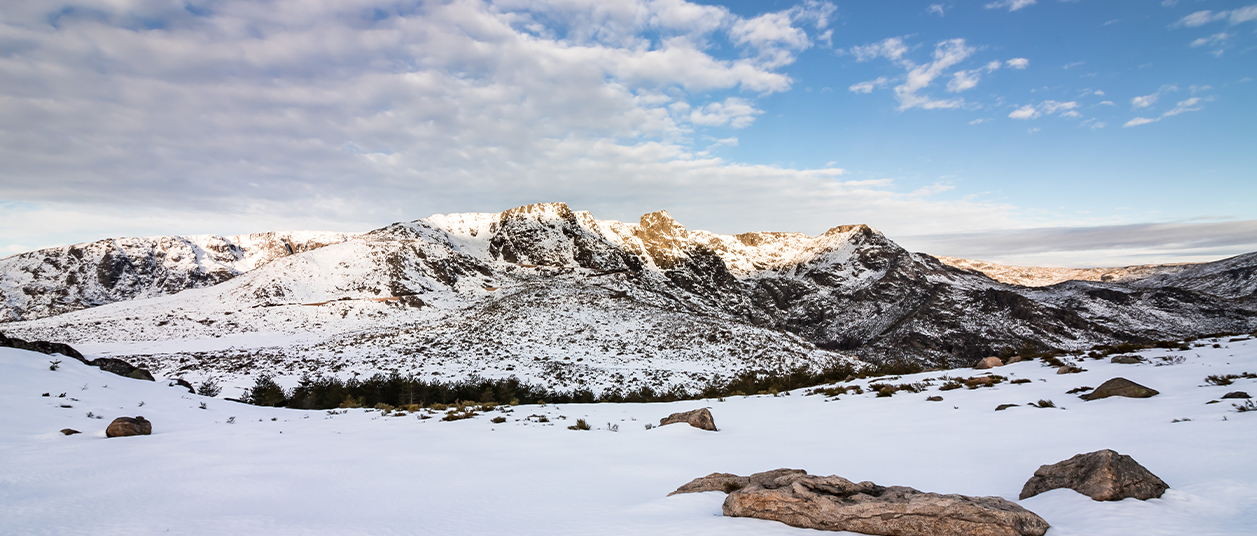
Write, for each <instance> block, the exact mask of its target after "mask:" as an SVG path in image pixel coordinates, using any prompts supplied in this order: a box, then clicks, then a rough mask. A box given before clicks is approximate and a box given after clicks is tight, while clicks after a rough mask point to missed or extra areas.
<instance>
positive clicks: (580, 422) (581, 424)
mask: <svg viewBox="0 0 1257 536" xmlns="http://www.w3.org/2000/svg"><path fill="white" fill-rule="evenodd" d="M567 429H568V430H588V429H589V423H587V422H585V419H576V424H573V425H571V426H568V427H567Z"/></svg>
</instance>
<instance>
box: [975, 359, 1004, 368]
mask: <svg viewBox="0 0 1257 536" xmlns="http://www.w3.org/2000/svg"><path fill="white" fill-rule="evenodd" d="M1002 366H1004V362H1003V361H1000V359H999V358H998V357H995V356H991V357H987V358H983V359H982V360H981V361H978V362H977V363H974V365H973V368H975V369H989V368H995V367H1002Z"/></svg>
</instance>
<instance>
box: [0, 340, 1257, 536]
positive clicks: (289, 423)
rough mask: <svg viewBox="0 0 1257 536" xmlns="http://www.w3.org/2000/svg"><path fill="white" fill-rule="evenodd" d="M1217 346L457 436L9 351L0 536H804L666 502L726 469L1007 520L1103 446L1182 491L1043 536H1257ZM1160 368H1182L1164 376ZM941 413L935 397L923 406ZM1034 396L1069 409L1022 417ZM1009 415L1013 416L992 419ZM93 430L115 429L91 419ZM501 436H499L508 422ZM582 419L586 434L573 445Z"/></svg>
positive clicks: (711, 504)
mask: <svg viewBox="0 0 1257 536" xmlns="http://www.w3.org/2000/svg"><path fill="white" fill-rule="evenodd" d="M1201 342H1210V343H1211V342H1213V341H1201ZM1217 342H1218V343H1219V344H1220V345H1221V346H1222V347H1221V348H1212V347H1210V346H1209V345H1205V346H1202V347H1198V348H1193V349H1192V350H1189V351H1167V350H1149V351H1144V352H1141V355H1143V356H1145V357H1146V358H1149V360H1150V363H1148V364H1141V365H1115V364H1111V363H1109V362H1108V361H1107V359H1106V360H1103V361H1097V360H1083V361H1082V362H1081V363H1079V364H1080V365H1081V366H1082V367H1083V368H1085V369H1087V371H1086V372H1083V373H1079V374H1066V375H1058V374H1056V373H1055V369H1053V368H1049V367H1044V366H1043V365H1042V364H1041V363H1039V362H1029V363H1017V364H1013V365H1009V366H1005V367H1000V368H996V369H992V370H991V371H977V370H952V371H942V372H927V373H921V374H915V375H909V376H904V377H902V378H899V379H894V380H889V379H887V378H880V379H869V380H859V381H856V382H852V383H854V384H857V385H861V386H863V387H865V388H866V389H867V386H868V384H870V383H891V384H900V383H914V382H920V381H923V380H924V379H925V378H935V381H934V382H933V383H934V385H933V386H932V387H931V388H929V389H927V390H926V391H924V392H921V393H907V392H900V393H898V394H895V395H894V396H892V397H889V398H884V397H883V398H878V397H877V396H876V394H875V393H872V392H867V391H866V393H865V394H863V395H853V394H848V395H840V396H839V397H838V399H837V400H827V399H826V397H824V396H820V395H815V396H804V394H803V391H795V392H792V393H789V394H788V395H782V396H778V397H773V396H753V397H735V398H728V399H725V400H724V401H719V400H703V401H689V402H678V403H669V404H595V405H579V404H563V405H559V406H554V405H548V406H544V407H543V406H537V405H523V406H517V407H513V408H506V410H507V411H509V412H510V413H504V412H502V411H494V412H489V413H487V414H483V415H481V416H478V417H475V418H473V419H468V420H462V421H455V422H442V421H441V420H440V417H441V414H436V415H435V416H434V417H435V418H432V419H427V420H420V419H418V418H417V415H415V414H410V415H407V416H405V417H387V416H383V415H382V414H381V413H380V412H377V411H368V410H362V409H353V410H348V412H346V413H343V414H341V413H338V414H336V415H330V414H329V413H328V412H326V411H297V410H287V409H279V408H262V407H253V406H247V405H243V404H238V403H234V402H229V401H225V400H220V399H206V398H203V397H199V396H196V395H192V394H188V393H186V392H185V390H184V389H180V388H177V387H168V386H167V383H166V382H162V381H158V382H156V383H152V382H142V381H136V380H129V379H126V378H122V377H119V376H115V375H111V374H107V373H104V372H101V371H99V370H96V369H92V368H89V367H86V366H83V365H81V364H79V363H77V362H75V361H73V360H70V359H62V361H63V363H62V365H61V368H60V369H59V370H57V371H50V370H48V368H49V367H48V361H50V360H52V359H55V357H53V356H43V355H41V354H32V353H29V352H23V351H19V350H12V349H0V411H2V412H3V415H4V418H3V419H0V532H2V533H5V534H87V533H91V534H164V533H167V532H169V533H171V534H224V533H235V534H255V533H263V532H265V533H269V534H337V535H341V534H643V535H644V534H735V535H736V534H748V535H749V534H769V535H777V534H782V535H785V534H800V535H802V534H811V533H812V532H804V531H802V530H800V529H794V528H791V527H788V526H785V525H782V524H779V523H774V522H768V521H760V520H752V519H733V518H724V517H722V516H721V514H720V505H721V503H722V501H723V499H724V495H723V494H722V493H718V492H712V493H703V494H694V495H682V496H675V497H666V495H667V494H668V493H669V492H671V491H672V490H674V489H675V488H676V487H678V486H680V485H681V484H684V483H685V482H688V481H689V480H691V479H693V478H695V477H698V476H703V475H706V474H708V473H711V472H732V473H737V474H743V475H745V474H749V473H752V472H756V471H763V470H768V469H775V468H778V467H793V468H802V469H806V470H808V472H810V473H813V474H822V475H828V474H837V475H840V476H843V477H846V478H849V479H851V480H856V481H859V480H872V481H874V482H877V483H878V484H882V485H906V486H912V487H915V488H918V489H921V490H925V491H935V492H941V493H963V494H969V495H997V496H1001V497H1004V498H1007V499H1010V500H1016V499H1017V494H1018V493H1019V492H1020V490H1021V486H1022V485H1023V484H1024V483H1025V481H1026V480H1027V479H1028V478H1030V476H1031V475H1032V474H1033V473H1034V470H1035V469H1036V468H1038V466H1039V465H1042V464H1050V463H1055V462H1058V461H1061V460H1064V459H1066V458H1069V457H1070V456H1073V455H1074V454H1078V453H1083V452H1090V451H1094V450H1098V449H1102V448H1111V449H1114V450H1117V451H1118V452H1121V453H1123V454H1128V455H1131V456H1133V457H1134V458H1135V460H1137V461H1138V462H1140V463H1141V464H1143V465H1144V466H1145V467H1147V468H1148V469H1149V470H1151V471H1152V472H1154V473H1156V474H1157V475H1158V476H1160V477H1161V478H1162V479H1163V480H1165V481H1166V482H1167V483H1169V484H1170V487H1171V489H1170V491H1168V492H1167V493H1166V495H1165V496H1164V497H1162V498H1161V499H1154V500H1149V501H1136V500H1133V499H1127V500H1125V501H1120V502H1113V503H1100V502H1095V501H1092V500H1090V499H1088V498H1086V497H1085V496H1082V495H1080V494H1077V493H1075V492H1073V491H1070V490H1054V491H1051V492H1048V493H1045V494H1042V495H1039V496H1036V497H1032V498H1030V499H1027V500H1025V501H1019V503H1020V504H1021V505H1022V506H1024V507H1026V508H1028V509H1030V510H1031V511H1033V512H1035V513H1037V514H1039V515H1040V516H1042V517H1043V518H1044V519H1046V520H1047V521H1048V522H1049V523H1051V524H1052V525H1053V528H1052V529H1051V531H1049V533H1048V534H1049V535H1050V536H1065V535H1087V536H1104V535H1119V534H1122V535H1126V534H1144V535H1158V534H1165V535H1170V534H1174V535H1179V534H1193V535H1240V534H1251V531H1252V527H1253V526H1257V461H1255V460H1254V457H1253V449H1252V446H1253V443H1254V440H1257V412H1249V413H1239V412H1237V411H1236V410H1235V408H1234V407H1233V406H1232V403H1233V402H1236V401H1233V400H1224V401H1222V402H1221V403H1217V404H1206V402H1209V401H1210V400H1216V399H1220V398H1221V396H1222V395H1223V394H1225V393H1226V392H1229V391H1235V390H1243V391H1248V392H1249V393H1250V394H1257V381H1255V380H1250V379H1240V380H1236V382H1235V384H1233V385H1229V386H1214V385H1209V384H1206V383H1205V381H1204V379H1205V377H1206V376H1208V375H1211V374H1219V375H1222V374H1239V373H1241V372H1257V340H1253V339H1250V340H1246V341H1236V342H1229V340H1228V339H1222V340H1219V341H1217ZM1162 356H1181V357H1182V362H1181V363H1179V364H1170V365H1165V366H1155V363H1162V362H1165V361H1164V360H1161V359H1159V357H1162ZM985 373H993V374H998V375H1001V376H1005V377H1008V378H1009V379H1010V380H1012V379H1021V378H1024V379H1029V380H1031V382H1030V383H1026V384H1020V385H1012V384H1010V383H1009V382H1004V383H1001V384H999V385H997V386H995V387H990V388H980V389H974V390H969V389H956V390H950V391H945V392H940V391H939V390H938V386H939V385H941V383H942V382H941V381H938V380H937V379H938V378H940V377H941V376H944V375H946V376H950V377H969V376H976V375H980V374H985ZM1115 376H1122V377H1125V378H1128V379H1130V380H1133V381H1135V382H1138V383H1141V384H1143V385H1146V386H1149V387H1152V388H1154V389H1157V390H1159V391H1161V394H1160V395H1158V396H1156V397H1153V398H1150V399H1143V400H1134V399H1122V398H1110V399H1104V400H1097V401H1091V402H1084V401H1082V400H1080V399H1078V398H1077V396H1076V395H1070V394H1066V393H1065V392H1066V391H1068V390H1070V389H1073V388H1075V387H1079V386H1090V387H1096V386H1098V385H1099V384H1100V383H1102V382H1103V381H1105V380H1107V379H1109V378H1112V377H1115ZM44 392H48V393H50V395H51V396H50V397H42V396H40V395H41V394H42V393H44ZM62 392H64V393H66V397H65V398H58V397H57V395H59V394H60V393H62ZM932 395H941V396H942V397H943V398H944V400H943V401H942V402H927V401H926V400H925V398H926V397H927V396H932ZM71 398H74V399H77V400H73V401H72V400H70V399H71ZM1040 399H1044V400H1052V401H1053V402H1054V403H1055V404H1056V406H1057V408H1042V409H1041V408H1036V407H1030V406H1027V403H1028V402H1034V401H1038V400H1040ZM141 401H143V402H144V405H143V407H140V406H139V403H140V402H141ZM202 402H204V403H205V405H206V409H200V404H201V403H202ZM1004 403H1014V404H1020V406H1018V407H1013V408H1010V409H1007V410H1004V411H999V412H996V411H994V409H995V407H996V406H997V405H999V404H1004ZM62 404H65V405H70V406H72V407H71V408H62V407H60V406H61V405H62ZM697 407H710V408H711V410H712V413H713V415H714V417H715V420H716V424H717V426H718V427H720V429H721V430H720V431H719V432H715V433H712V432H704V431H700V430H697V429H692V428H689V427H686V426H683V425H671V426H667V427H663V428H655V429H650V430H647V429H646V428H645V425H646V424H647V423H658V419H660V418H662V417H664V416H667V415H668V414H670V413H672V412H676V411H684V410H688V409H694V408H697ZM89 411H90V412H92V413H93V414H99V415H103V416H104V419H99V420H98V419H88V418H87V417H86V413H87V412H89ZM123 415H127V416H135V415H143V416H145V417H146V418H148V419H149V420H151V421H152V422H153V430H154V435H152V436H147V437H132V438H114V439H105V438H104V428H105V426H106V425H107V424H108V423H109V421H110V420H111V419H113V418H114V417H118V416H123ZM530 415H545V416H546V417H547V418H548V420H549V421H550V422H549V423H548V424H541V423H537V422H536V421H537V419H536V418H535V417H533V418H531V419H528V417H529V416H530ZM496 416H503V417H506V419H507V421H506V422H505V423H502V424H494V423H492V422H491V421H490V419H491V418H493V417H496ZM231 417H235V419H234V422H232V423H230V424H229V423H228V422H227V421H228V419H229V418H231ZM561 417H563V418H561ZM577 418H584V419H586V420H587V422H588V423H589V424H590V425H591V426H593V427H594V428H595V429H594V430H590V431H572V430H568V429H567V426H569V425H571V424H574V423H575V420H576V419H577ZM272 419H274V420H272ZM1175 419H1179V420H1182V419H1191V420H1190V421H1182V422H1177V423H1175V422H1172V421H1174V420H1175ZM608 424H612V425H617V426H618V431H617V432H611V431H609V430H608V429H607V428H608ZM64 427H70V428H75V429H78V430H81V431H83V432H84V433H83V434H80V435H74V436H68V437H67V436H63V435H61V434H60V433H58V432H57V430H60V429H61V428H64Z"/></svg>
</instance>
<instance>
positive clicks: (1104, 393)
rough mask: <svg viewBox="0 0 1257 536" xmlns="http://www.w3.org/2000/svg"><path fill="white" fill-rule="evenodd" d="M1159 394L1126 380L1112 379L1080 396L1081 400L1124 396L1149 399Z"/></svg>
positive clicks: (1154, 390)
mask: <svg viewBox="0 0 1257 536" xmlns="http://www.w3.org/2000/svg"><path fill="white" fill-rule="evenodd" d="M1159 394H1161V392H1160V391H1157V390H1156V389H1152V388H1149V387H1144V386H1142V385H1139V384H1137V383H1135V382H1132V381H1130V380H1128V379H1126V378H1113V379H1111V380H1109V381H1106V382H1104V383H1102V384H1100V386H1099V387H1096V388H1095V390H1094V391H1091V392H1090V393H1087V394H1085V395H1082V399H1083V400H1099V399H1101V398H1108V397H1110V396H1124V397H1127V398H1149V397H1153V396H1157V395H1159Z"/></svg>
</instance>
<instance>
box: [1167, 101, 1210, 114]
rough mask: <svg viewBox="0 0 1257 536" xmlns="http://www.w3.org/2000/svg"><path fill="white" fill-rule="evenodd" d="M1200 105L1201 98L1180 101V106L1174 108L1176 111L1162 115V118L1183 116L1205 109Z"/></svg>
mask: <svg viewBox="0 0 1257 536" xmlns="http://www.w3.org/2000/svg"><path fill="white" fill-rule="evenodd" d="M1199 104H1200V97H1192V98H1190V99H1187V100H1185V101H1179V102H1178V104H1176V105H1175V106H1174V109H1172V110H1170V111H1168V112H1165V113H1163V114H1161V116H1162V117H1170V116H1173V115H1178V114H1181V113H1183V112H1198V111H1200V110H1203V109H1204V107H1203V106H1199Z"/></svg>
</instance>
